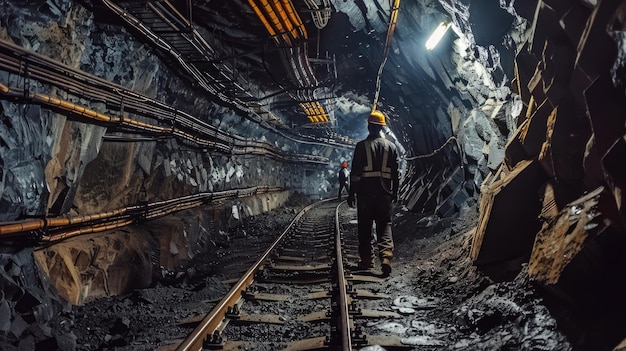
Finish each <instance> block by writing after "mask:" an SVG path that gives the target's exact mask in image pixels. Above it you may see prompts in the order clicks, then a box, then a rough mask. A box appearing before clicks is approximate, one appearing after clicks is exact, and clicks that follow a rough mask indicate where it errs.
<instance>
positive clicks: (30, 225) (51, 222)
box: [0, 208, 127, 235]
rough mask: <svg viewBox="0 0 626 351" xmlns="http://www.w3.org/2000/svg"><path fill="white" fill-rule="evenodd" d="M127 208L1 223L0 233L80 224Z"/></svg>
mask: <svg viewBox="0 0 626 351" xmlns="http://www.w3.org/2000/svg"><path fill="white" fill-rule="evenodd" d="M126 211H127V209H126V208H123V209H119V210H114V211H109V212H103V213H96V214H91V215H84V216H79V217H69V218H46V219H29V220H26V221H22V222H14V223H7V224H1V225H0V235H6V234H15V233H20V232H26V231H31V230H37V229H43V228H45V227H60V226H65V225H70V224H79V223H84V222H89V221H93V220H97V219H105V218H109V217H113V216H117V215H120V214H123V213H124V212H126Z"/></svg>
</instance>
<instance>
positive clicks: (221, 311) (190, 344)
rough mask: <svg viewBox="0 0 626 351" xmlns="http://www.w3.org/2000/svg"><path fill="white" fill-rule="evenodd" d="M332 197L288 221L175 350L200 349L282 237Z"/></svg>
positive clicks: (252, 280)
mask: <svg viewBox="0 0 626 351" xmlns="http://www.w3.org/2000/svg"><path fill="white" fill-rule="evenodd" d="M331 200H332V199H327V200H322V201H319V202H316V203H314V204H311V205H309V206H306V207H305V208H304V209H302V210H301V211H300V212H299V213H298V214H297V215H296V216H295V217H294V219H293V220H292V221H291V223H289V225H288V226H287V228H286V229H285V230H284V231H283V232H282V234H280V235H279V236H278V238H277V239H276V240H275V241H274V242H273V243H272V244H271V245H270V246H269V248H268V249H267V250H265V252H264V253H263V254H262V255H261V257H260V258H259V259H258V260H257V261H256V262H255V263H254V264H253V265H252V266H251V267H250V268H249V269H248V270H247V271H246V273H244V275H243V276H242V278H241V279H239V281H238V282H237V283H235V284H234V285H233V287H232V288H231V289H230V290H229V291H228V293H227V294H226V295H225V296H224V298H222V300H220V302H218V303H217V304H216V305H215V306H214V307H213V309H212V310H211V311H210V312H209V313H208V314H207V315H206V316H205V317H204V318H203V319H202V321H201V322H200V324H199V325H198V326H197V327H196V328H195V329H194V330H193V332H192V333H191V334H190V335H189V336H188V337H187V338H186V339H185V340H183V342H181V343H180V345H178V347H177V348H176V350H177V351H187V350H194V351H196V350H202V349H203V342H204V340H205V338H206V337H207V336H209V335H213V333H214V332H215V331H216V330H217V328H218V327H219V326H220V324H221V323H222V320H223V319H224V317H225V316H226V313H227V312H228V308H229V307H232V306H234V305H235V304H236V303H237V302H238V301H239V299H240V298H241V296H242V293H243V292H244V291H245V290H246V288H247V287H249V286H250V285H252V283H253V282H254V277H255V274H256V273H257V272H258V271H259V270H260V269H261V268H262V267H263V265H264V264H265V261H266V260H267V259H268V258H269V257H270V255H271V254H272V252H273V251H274V250H275V249H276V247H278V245H279V244H280V243H281V241H282V240H283V238H284V237H285V236H286V235H287V233H289V232H290V231H291V229H292V228H293V227H294V225H295V224H296V223H297V222H298V221H299V220H300V218H302V216H303V215H304V214H305V213H306V212H308V211H309V210H311V209H312V208H314V207H316V206H318V205H320V204H322V203H324V202H328V201H331Z"/></svg>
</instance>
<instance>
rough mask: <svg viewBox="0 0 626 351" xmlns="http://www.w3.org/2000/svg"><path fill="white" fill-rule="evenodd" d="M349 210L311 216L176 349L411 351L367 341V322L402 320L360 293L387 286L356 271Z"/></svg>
mask: <svg viewBox="0 0 626 351" xmlns="http://www.w3.org/2000/svg"><path fill="white" fill-rule="evenodd" d="M345 209H346V205H345V202H339V201H337V200H324V201H320V202H317V203H315V204H312V205H309V206H308V207H306V208H304V209H303V210H302V211H301V212H300V213H298V214H297V215H296V216H295V218H294V219H293V221H292V222H291V223H290V224H289V226H288V227H287V228H286V229H285V230H284V231H283V232H282V234H280V235H279V236H278V238H277V239H276V240H275V241H274V242H273V243H272V244H271V245H270V246H269V247H268V248H267V250H266V251H265V252H263V253H262V254H261V255H260V256H259V258H258V260H257V261H256V262H255V263H254V264H252V265H251V266H250V267H249V268H248V269H247V271H246V272H245V273H243V275H242V276H241V278H240V279H238V280H236V281H234V280H233V281H232V285H231V286H232V287H231V289H230V291H229V292H228V293H227V294H226V295H225V296H224V297H223V298H222V299H221V300H220V301H219V302H218V303H216V304H215V305H214V307H213V308H212V310H211V311H210V312H209V313H208V314H206V315H205V316H203V317H202V318H201V317H199V316H198V317H195V318H191V319H189V320H188V321H187V323H189V324H192V325H193V324H195V325H196V326H195V329H194V330H193V331H192V332H191V334H190V335H189V336H188V337H187V338H186V339H185V340H184V341H182V342H181V343H180V344H178V345H177V346H176V348H175V349H176V350H181V351H182V350H212V349H219V350H293V351H295V350H357V349H359V348H362V347H366V346H369V345H380V346H382V347H385V349H387V350H401V349H408V348H407V347H406V346H404V345H402V343H401V342H400V339H399V338H398V337H394V336H392V335H368V334H367V323H368V322H370V321H372V320H374V319H381V318H387V319H394V318H400V317H401V316H400V315H399V314H397V313H396V312H392V311H388V309H386V308H376V306H377V304H382V303H385V301H387V302H388V301H389V299H390V298H391V297H390V296H387V295H385V294H380V293H377V292H376V291H372V290H367V289H361V288H360V285H361V284H363V285H365V286H372V283H373V285H374V286H379V287H380V286H381V285H384V284H385V279H384V278H383V277H382V276H381V274H378V273H379V272H377V271H376V270H373V271H358V270H355V268H356V266H355V262H357V261H358V258H357V257H358V255H357V239H356V230H355V227H356V226H355V222H356V221H355V219H354V218H352V217H355V211H344V210H345ZM346 226H351V227H352V228H351V229H352V230H344V227H346ZM349 229H350V228H349ZM375 290H379V289H375ZM171 349H174V348H173V347H172V348H171Z"/></svg>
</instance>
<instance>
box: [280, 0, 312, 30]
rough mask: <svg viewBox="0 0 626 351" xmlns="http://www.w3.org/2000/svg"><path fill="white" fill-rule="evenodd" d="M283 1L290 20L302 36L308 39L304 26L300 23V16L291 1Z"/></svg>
mask: <svg viewBox="0 0 626 351" xmlns="http://www.w3.org/2000/svg"><path fill="white" fill-rule="evenodd" d="M283 3H284V4H285V8H287V13H289V17H290V18H291V21H292V22H293V23H294V25H295V26H296V27H298V29H299V30H300V31H301V32H302V38H304V39H308V37H309V36H308V34H307V31H306V28H305V27H304V25H303V24H302V20H301V19H300V16H299V15H298V13H297V12H296V10H295V8H294V7H293V3H292V2H291V0H283Z"/></svg>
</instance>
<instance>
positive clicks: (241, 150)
mask: <svg viewBox="0 0 626 351" xmlns="http://www.w3.org/2000/svg"><path fill="white" fill-rule="evenodd" d="M3 86H4V85H3ZM5 88H6V87H5ZM5 90H6V92H5V94H8V93H9V92H10V89H9V88H6V89H2V91H3V92H4V91H5ZM32 99H33V100H35V101H36V102H38V103H41V104H43V105H49V106H53V107H56V108H59V109H63V110H65V111H68V112H70V113H73V114H76V115H79V116H82V117H85V118H89V119H93V120H96V121H99V122H105V123H112V124H115V125H124V126H127V127H132V128H135V129H139V130H147V131H152V132H156V133H163V134H167V135H176V136H179V137H182V138H183V139H186V140H190V141H193V142H194V143H196V144H197V145H202V146H211V147H213V148H215V149H217V150H220V151H222V152H226V153H230V154H257V155H271V156H274V157H278V158H280V159H284V160H291V161H296V160H297V161H300V162H301V161H303V158H302V157H292V156H290V155H287V154H284V153H283V152H282V151H280V150H277V149H276V148H275V147H274V146H273V145H271V144H268V143H261V142H251V141H249V140H243V141H242V139H237V138H234V137H228V138H225V137H222V140H227V141H228V144H226V143H220V142H217V141H212V140H209V139H205V138H202V137H200V136H198V135H197V134H195V133H194V134H190V133H188V132H185V131H182V130H180V129H177V128H175V127H161V126H157V125H153V124H149V123H144V122H140V121H137V120H134V119H131V118H128V117H124V118H121V117H111V116H108V115H105V114H102V113H98V112H96V111H93V110H91V109H88V108H85V107H82V106H78V105H76V104H74V103H71V102H68V101H65V100H61V99H57V98H53V97H51V96H48V95H44V94H40V93H36V94H34V95H33V97H32ZM199 127H202V125H199V126H196V125H195V124H191V129H192V130H193V131H196V132H200V133H202V134H205V135H208V136H213V133H212V131H211V130H210V129H209V128H203V129H204V130H202V129H201V128H199ZM304 159H305V160H306V159H308V156H306V157H304ZM320 161H321V160H320V159H319V158H318V157H313V158H312V159H311V161H304V162H313V163H320Z"/></svg>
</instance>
